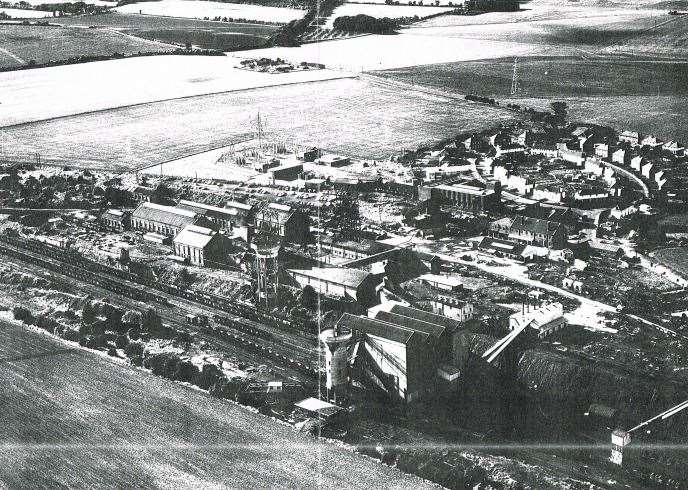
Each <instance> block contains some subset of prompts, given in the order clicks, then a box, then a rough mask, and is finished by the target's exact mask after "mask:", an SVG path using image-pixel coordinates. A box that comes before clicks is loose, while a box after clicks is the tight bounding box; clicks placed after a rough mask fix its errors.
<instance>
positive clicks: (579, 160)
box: [557, 143, 585, 167]
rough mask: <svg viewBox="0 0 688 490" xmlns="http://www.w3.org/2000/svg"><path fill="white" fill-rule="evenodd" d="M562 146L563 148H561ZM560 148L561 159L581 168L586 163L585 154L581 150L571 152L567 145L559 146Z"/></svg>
mask: <svg viewBox="0 0 688 490" xmlns="http://www.w3.org/2000/svg"><path fill="white" fill-rule="evenodd" d="M560 145H561V146H560ZM557 146H558V148H559V157H560V158H561V159H562V160H564V161H566V162H569V163H574V164H576V166H578V167H580V166H582V165H583V162H585V153H584V152H582V151H580V150H571V149H569V148H568V147H567V146H566V144H565V143H560V144H559V145H557Z"/></svg>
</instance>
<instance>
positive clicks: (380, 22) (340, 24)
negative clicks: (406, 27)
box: [332, 14, 399, 34]
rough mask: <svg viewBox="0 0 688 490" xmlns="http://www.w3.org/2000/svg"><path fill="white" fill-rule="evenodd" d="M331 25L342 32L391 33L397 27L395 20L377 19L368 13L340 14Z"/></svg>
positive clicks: (387, 18)
mask: <svg viewBox="0 0 688 490" xmlns="http://www.w3.org/2000/svg"><path fill="white" fill-rule="evenodd" d="M332 27H333V28H334V29H335V30H338V31H344V32H364V33H371V34H392V33H394V31H395V30H396V29H397V28H398V27H399V24H398V22H397V21H396V20H394V19H390V18H389V17H383V18H381V19H378V18H376V17H371V16H370V15H364V14H359V15H355V16H346V15H345V16H342V17H337V18H336V19H335V20H334V23H333V25H332Z"/></svg>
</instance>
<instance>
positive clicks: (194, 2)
mask: <svg viewBox="0 0 688 490" xmlns="http://www.w3.org/2000/svg"><path fill="white" fill-rule="evenodd" d="M115 10H117V11H118V12H121V13H123V14H138V13H140V14H144V15H161V16H169V17H183V18H190V19H202V18H203V17H210V18H211V19H212V18H214V17H227V18H228V19H230V18H231V19H235V20H236V19H243V20H248V21H252V20H253V21H261V22H275V23H279V24H287V23H288V22H291V21H292V20H296V19H300V18H301V17H303V16H304V15H305V14H306V12H305V11H304V10H299V9H292V8H282V7H264V6H262V5H251V4H242V3H223V2H206V1H198V0H161V1H159V2H141V3H131V4H128V5H123V6H121V7H117V8H116V9H115Z"/></svg>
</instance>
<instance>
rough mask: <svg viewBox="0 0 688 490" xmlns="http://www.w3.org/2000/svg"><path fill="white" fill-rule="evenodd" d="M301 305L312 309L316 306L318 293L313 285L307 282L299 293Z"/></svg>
mask: <svg viewBox="0 0 688 490" xmlns="http://www.w3.org/2000/svg"><path fill="white" fill-rule="evenodd" d="M301 305H302V306H303V307H304V308H308V309H309V310H311V311H313V310H315V309H316V308H317V307H318V293H316V291H315V289H314V288H313V286H311V285H310V284H307V285H306V286H305V287H304V288H303V292H302V293H301Z"/></svg>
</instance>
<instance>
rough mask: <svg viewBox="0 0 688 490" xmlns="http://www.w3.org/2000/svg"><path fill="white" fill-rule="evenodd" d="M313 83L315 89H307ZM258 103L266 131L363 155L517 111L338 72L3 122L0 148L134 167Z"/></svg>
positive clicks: (238, 130) (166, 156)
mask: <svg viewBox="0 0 688 490" xmlns="http://www.w3.org/2000/svg"><path fill="white" fill-rule="evenodd" d="M267 76H271V75H267ZM280 76H281V75H280ZM315 91H317V93H318V97H312V94H313V93H314V92H315ZM258 112H260V114H261V116H262V118H263V121H264V125H265V131H266V137H268V138H271V139H278V140H283V141H286V142H289V143H300V144H304V145H306V144H307V145H315V146H318V147H322V148H328V149H331V150H334V151H337V152H340V153H345V154H350V155H355V156H361V157H367V158H386V157H389V156H390V155H391V154H393V153H396V152H399V151H400V150H401V149H402V148H412V147H414V146H416V145H419V144H421V143H425V142H432V141H438V140H441V139H444V138H447V137H449V136H451V135H452V134H455V133H458V132H461V131H468V130H472V129H482V128H486V127H491V126H493V125H495V124H497V123H499V122H500V121H507V120H511V119H513V118H514V117H515V115H514V113H513V112H509V111H505V110H503V109H498V108H490V107H485V106H483V105H479V104H472V103H469V102H465V101H458V100H451V99H447V98H443V97H437V96H433V95H429V94H422V93H416V92H408V93H402V94H400V93H399V90H398V89H396V88H394V87H384V86H380V85H378V84H372V83H370V82H367V81H363V80H355V79H340V80H332V81H324V82H318V83H317V84H296V85H289V86H282V87H274V88H265V89H258V90H250V91H243V92H234V93H227V94H219V95H212V96H203V97H194V98H188V99H181V100H173V101H166V102H159V103H154V104H147V105H140V106H135V107H128V108H122V109H117V110H112V111H104V112H99V113H93V114H85V115H81V116H74V117H66V118H60V119H55V120H53V121H46V122H41V123H34V124H26V125H21V126H16V127H13V128H6V129H4V130H3V138H4V141H5V144H4V150H5V154H6V155H7V156H9V157H10V158H18V159H26V158H33V157H32V155H33V154H34V153H35V152H40V153H41V155H42V158H43V161H46V162H59V163H61V164H71V165H81V166H89V167H91V166H92V167H101V168H113V167H117V168H132V167H140V166H143V165H153V164H155V163H160V162H165V161H169V160H172V159H176V158H181V157H184V156H187V155H191V154H194V153H198V152H201V151H206V150H210V149H213V148H218V147H220V146H226V145H229V144H231V143H233V142H236V141H237V140H241V139H245V138H246V137H247V136H249V135H250V134H251V133H253V131H254V129H252V121H253V120H255V117H256V114H257V113H258ZM297 114H298V118H297V117H295V115H297ZM247 133H248V134H247Z"/></svg>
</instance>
